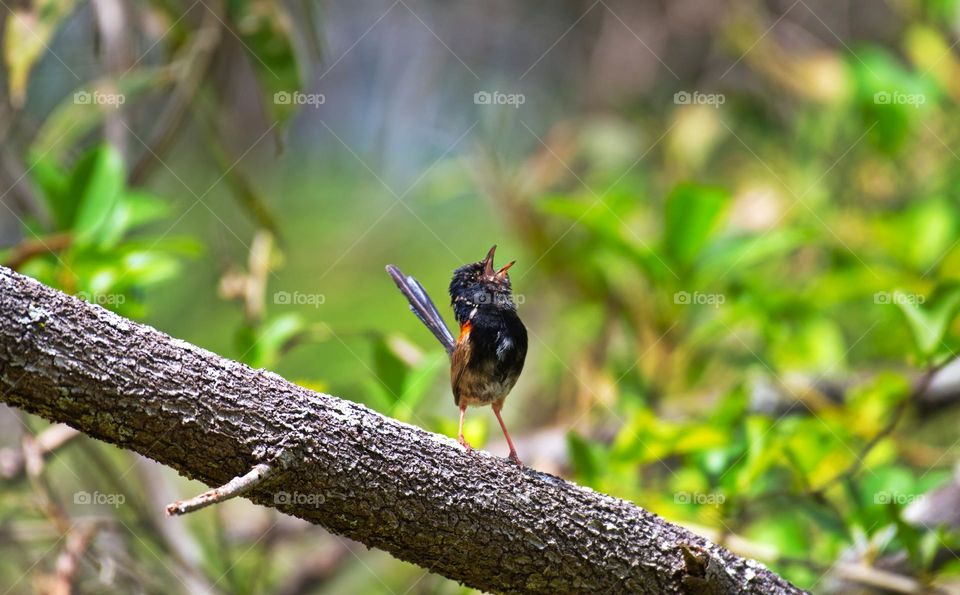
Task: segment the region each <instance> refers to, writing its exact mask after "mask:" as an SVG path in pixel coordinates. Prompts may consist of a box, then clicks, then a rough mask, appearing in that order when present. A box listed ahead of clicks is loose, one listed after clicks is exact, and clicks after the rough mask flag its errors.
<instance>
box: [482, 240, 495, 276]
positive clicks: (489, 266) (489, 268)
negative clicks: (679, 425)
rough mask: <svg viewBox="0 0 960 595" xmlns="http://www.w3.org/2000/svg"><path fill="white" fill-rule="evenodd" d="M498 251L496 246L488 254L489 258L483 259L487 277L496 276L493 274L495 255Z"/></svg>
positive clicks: (484, 271) (484, 272)
mask: <svg viewBox="0 0 960 595" xmlns="http://www.w3.org/2000/svg"><path fill="white" fill-rule="evenodd" d="M496 251H497V245H496V244H494V245H493V246H492V247H491V248H490V251H489V252H487V257H486V258H484V259H483V274H484V276H486V277H493V275H494V274H495V273H494V272H493V253H494V252H496Z"/></svg>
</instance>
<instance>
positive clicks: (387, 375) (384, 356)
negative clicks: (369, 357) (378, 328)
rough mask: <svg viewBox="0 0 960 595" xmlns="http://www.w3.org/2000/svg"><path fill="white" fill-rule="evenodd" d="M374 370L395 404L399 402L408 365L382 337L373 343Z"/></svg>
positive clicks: (386, 339) (385, 338)
mask: <svg viewBox="0 0 960 595" xmlns="http://www.w3.org/2000/svg"><path fill="white" fill-rule="evenodd" d="M373 370H374V372H375V373H376V375H377V379H378V380H379V381H380V383H381V384H382V385H383V387H384V388H385V389H386V390H387V391H388V392H389V393H390V396H391V398H392V399H393V400H394V402H399V401H400V399H401V395H403V387H404V384H405V383H406V380H407V364H406V363H405V362H404V361H403V360H402V359H401V358H400V356H399V354H398V353H397V352H396V350H394V349H393V346H392V345H391V344H390V341H389V340H388V338H387V337H382V336H380V337H377V338H376V339H374V341H373Z"/></svg>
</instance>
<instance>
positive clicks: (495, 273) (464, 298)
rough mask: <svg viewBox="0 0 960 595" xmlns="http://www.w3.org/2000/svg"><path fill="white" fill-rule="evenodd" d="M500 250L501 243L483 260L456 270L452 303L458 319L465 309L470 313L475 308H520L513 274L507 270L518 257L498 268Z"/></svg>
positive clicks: (451, 293) (451, 294)
mask: <svg viewBox="0 0 960 595" xmlns="http://www.w3.org/2000/svg"><path fill="white" fill-rule="evenodd" d="M496 250H497V247H496V246H493V247H492V248H490V251H489V252H487V256H486V258H484V259H483V260H481V261H479V262H472V263H470V264H465V265H463V266H462V267H460V268H458V269H457V270H455V271H454V272H453V280H452V281H450V303H451V304H452V305H453V308H454V311H455V312H456V313H457V318H458V319H460V318H461V313H469V312H470V311H472V310H473V309H474V308H477V309H479V310H509V311H515V310H516V309H517V306H516V304H515V303H514V300H513V288H512V287H511V285H510V276H509V275H508V274H507V271H508V270H509V269H510V267H512V266H513V264H514V263H515V262H516V261H510V262H509V263H507V264H506V265H504V266H502V267H500V268H499V269H494V267H493V254H494V252H495V251H496ZM461 322H462V321H461Z"/></svg>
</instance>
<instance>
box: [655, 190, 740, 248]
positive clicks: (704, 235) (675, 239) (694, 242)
mask: <svg viewBox="0 0 960 595" xmlns="http://www.w3.org/2000/svg"><path fill="white" fill-rule="evenodd" d="M729 199H730V197H729V195H728V194H727V193H726V192H725V191H724V190H722V189H720V188H713V187H708V186H700V185H697V184H692V183H685V184H680V185H678V186H677V187H675V188H674V189H673V191H672V192H671V193H670V195H669V196H668V197H667V204H666V209H665V222H664V225H665V232H664V245H665V248H666V252H667V254H669V255H670V257H671V258H672V259H673V261H674V262H676V263H677V264H679V265H681V266H689V265H690V264H692V263H693V262H694V260H695V259H696V257H697V256H698V255H699V253H700V250H701V249H702V248H703V246H704V245H705V244H706V243H707V241H708V240H709V239H710V238H711V237H712V236H713V234H714V233H715V232H716V231H717V229H718V228H719V227H720V224H721V223H722V221H723V216H724V213H725V211H726V208H727V205H728V204H729V202H730V200H729Z"/></svg>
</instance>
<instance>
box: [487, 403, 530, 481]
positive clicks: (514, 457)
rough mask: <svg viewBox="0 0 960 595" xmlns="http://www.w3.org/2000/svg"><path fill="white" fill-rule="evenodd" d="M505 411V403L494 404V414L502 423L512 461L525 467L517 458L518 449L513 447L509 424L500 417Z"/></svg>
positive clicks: (501, 426) (501, 427)
mask: <svg viewBox="0 0 960 595" xmlns="http://www.w3.org/2000/svg"><path fill="white" fill-rule="evenodd" d="M501 409H503V401H502V400H501V401H497V402H495V403H494V404H493V414H494V415H496V416H497V421H498V422H500V429H502V430H503V437H504V438H506V439H507V446H509V447H510V460H512V461H513V462H514V463H516V464H517V466H519V467H523V463H521V462H520V457H519V456H517V449H516V448H514V447H513V440H511V439H510V432H508V431H507V424H505V423H503V418H502V417H500V410H501Z"/></svg>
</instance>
